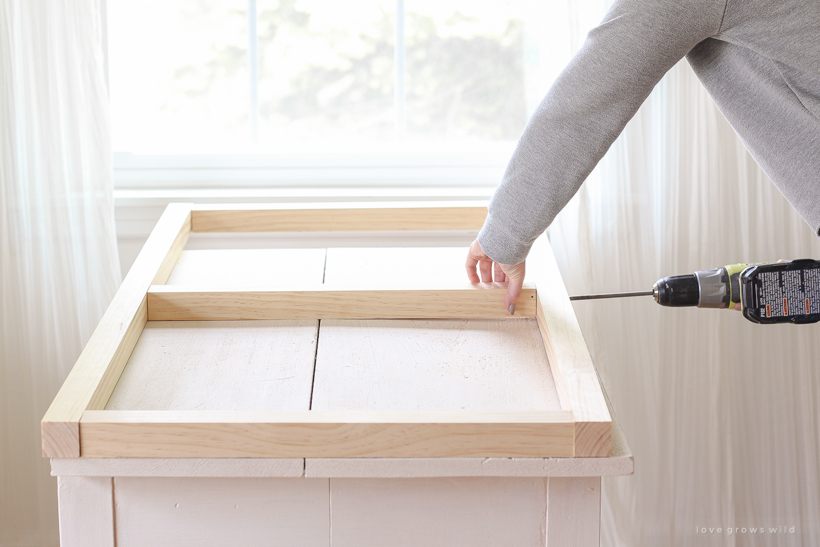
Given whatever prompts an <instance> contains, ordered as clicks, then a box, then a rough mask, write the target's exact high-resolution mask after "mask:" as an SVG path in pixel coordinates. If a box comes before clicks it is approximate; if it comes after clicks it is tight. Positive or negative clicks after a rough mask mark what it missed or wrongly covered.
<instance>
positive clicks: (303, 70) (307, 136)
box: [258, 0, 396, 149]
mask: <svg viewBox="0 0 820 547" xmlns="http://www.w3.org/2000/svg"><path fill="white" fill-rule="evenodd" d="M395 4H396V3H395V0H356V1H354V2H340V1H338V0H300V1H295V0H259V3H258V10H259V17H258V21H259V23H258V24H259V30H258V35H259V54H260V67H259V109H260V125H259V127H260V143H261V145H262V146H263V147H266V148H268V149H281V147H283V146H285V147H292V146H293V145H294V144H295V143H298V142H300V141H301V142H302V143H303V144H304V145H312V146H315V147H316V148H323V147H324V148H328V147H329V148H331V149H332V148H333V143H336V144H337V146H338V145H342V146H345V147H350V146H351V145H354V144H356V143H359V144H361V143H368V142H370V143H375V142H379V141H381V140H383V139H385V138H389V137H391V136H392V133H393V114H392V112H393V36H394V21H395V19H394V17H395Z"/></svg>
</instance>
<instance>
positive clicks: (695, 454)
mask: <svg viewBox="0 0 820 547" xmlns="http://www.w3.org/2000/svg"><path fill="white" fill-rule="evenodd" d="M603 4H604V3H603V2H600V1H597V0H591V1H589V2H579V3H571V4H568V7H564V10H565V13H569V14H570V15H571V16H570V17H569V19H567V18H564V19H563V20H562V22H563V24H566V21H568V20H569V22H570V29H571V32H569V33H566V32H565V34H564V36H563V39H564V40H567V39H569V40H572V41H571V47H572V49H573V50H574V49H577V47H578V46H579V45H580V43H581V40H579V39H578V37H579V35H580V36H581V38H582V37H583V34H584V33H585V32H586V30H587V29H588V28H589V24H590V23H589V19H590V18H591V16H590V14H594V19H600V17H601V16H602V15H603V13H604V9H605V6H604V5H603ZM573 14H574V15H573ZM565 17H566V16H565ZM556 24H559V23H556ZM556 47H564V48H566V42H565V43H564V44H558V45H556ZM549 236H550V240H551V242H552V246H553V248H554V249H555V252H556V255H557V258H558V262H559V265H560V266H561V270H562V273H563V276H564V279H565V281H566V283H567V287H568V289H569V292H570V294H584V293H599V292H617V291H633V290H647V289H650V288H651V287H652V284H653V282H654V281H656V280H657V279H658V278H660V277H663V276H666V275H675V274H683V273H691V272H693V271H695V270H702V269H708V268H712V267H716V266H721V265H725V264H732V263H736V262H760V261H776V260H777V259H779V258H788V259H790V258H820V239H818V238H817V236H815V235H814V233H813V232H812V230H811V228H810V227H809V226H808V225H807V224H806V223H804V222H803V221H802V220H801V219H800V218H799V216H798V215H797V214H796V213H795V212H794V210H793V209H792V208H791V207H790V206H789V204H788V203H787V202H786V200H785V199H784V198H783V197H782V196H781V195H780V194H779V192H778V191H777V190H776V188H775V187H774V186H773V185H772V184H771V182H770V181H769V180H768V179H767V178H766V176H765V175H764V174H763V172H762V171H761V170H760V168H759V167H758V166H757V165H756V164H755V162H754V160H753V159H752V158H751V157H750V156H749V154H748V153H747V152H746V151H745V150H744V148H743V146H742V144H741V143H740V141H739V139H738V138H737V137H736V136H735V134H734V132H733V130H732V129H731V127H730V126H729V125H728V123H727V122H726V121H725V119H724V118H723V117H722V115H721V114H720V112H719V111H718V110H717V108H716V107H715V106H714V104H713V103H712V101H711V99H710V98H709V96H708V94H707V93H706V92H705V91H704V90H703V88H702V87H701V85H700V83H699V82H698V80H697V78H696V77H695V75H694V74H693V72H692V71H691V69H690V68H689V66H688V64H687V63H686V62H685V61H682V62H681V63H679V64H678V65H677V66H675V67H674V68H673V69H672V70H671V71H670V72H669V73H668V74H667V75H666V77H665V78H664V79H663V80H662V81H661V83H660V84H659V85H658V86H657V87H656V89H655V91H654V92H653V93H652V95H651V96H650V98H649V99H648V100H647V102H646V103H645V104H644V105H643V107H642V108H641V109H640V111H639V112H638V114H637V115H636V117H635V118H634V119H633V120H632V121H631V122H630V124H629V125H628V126H627V128H626V130H625V132H624V133H623V134H622V135H621V137H620V138H619V139H618V140H617V141H616V143H615V144H614V145H613V147H612V148H611V150H610V151H609V153H608V154H607V156H606V157H605V158H604V160H603V161H602V162H601V164H600V165H599V167H598V169H597V170H596V171H595V172H594V173H593V174H592V176H590V178H589V180H588V181H587V182H586V183H585V184H584V186H583V187H582V189H581V190H580V192H579V194H578V195H577V196H576V197H575V198H574V199H573V201H572V202H571V203H570V204H569V206H568V207H567V208H566V209H565V210H564V211H563V212H562V213H561V215H559V217H558V219H557V220H556V222H555V223H553V225H552V227H551V228H550V230H549ZM575 311H576V313H577V315H578V318H579V321H580V323H581V328H582V329H583V332H584V335H585V337H586V341H587V344H588V345H589V348H590V351H591V353H592V357H593V360H594V361H595V363H596V365H597V367H598V370H599V372H600V374H601V377H602V380H603V382H604V385H605V387H606V389H607V391H608V394H609V396H610V399H611V400H612V404H613V406H614V408H615V412H616V414H617V418H618V419H619V420H620V422H621V424H622V426H623V429H624V432H625V434H626V437H627V440H628V442H629V445H630V447H631V448H632V451H633V454H634V457H635V475H634V476H631V477H621V478H612V479H606V480H605V481H604V488H603V491H604V502H603V532H602V545H606V546H616V545H617V546H630V547H640V546H646V547H655V546H659V545H664V546H689V545H691V546H698V547H701V546H712V545H715V546H717V545H719V546H734V545H738V546H740V545H742V546H758V545H759V546H781V545H782V546H793V545H801V546H810V545H811V546H814V545H820V326H818V325H810V326H791V325H784V326H762V325H755V324H753V323H750V322H748V321H746V320H745V319H744V318H743V317H742V316H741V314H740V313H738V312H734V311H728V310H709V309H697V308H682V309H672V308H662V307H661V306H659V305H657V304H655V302H654V301H653V300H652V299H651V298H650V297H644V298H635V299H624V300H611V301H587V302H577V303H576V304H575ZM729 527H731V528H732V533H729V532H728V530H727V528H729ZM761 527H763V528H764V532H763V533H761V532H760V530H759V528H761ZM698 528H700V529H701V530H698ZM703 528H705V529H706V531H705V533H704V532H703V531H702V529H703ZM710 528H711V529H712V530H711V531H710V530H709V529H710ZM717 528H722V531H721V533H718V532H717ZM736 528H740V530H735V529H736ZM752 528H756V529H758V530H757V531H756V532H752V531H751V529H752ZM744 529H745V530H744Z"/></svg>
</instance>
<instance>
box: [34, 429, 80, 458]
mask: <svg viewBox="0 0 820 547" xmlns="http://www.w3.org/2000/svg"><path fill="white" fill-rule="evenodd" d="M40 432H41V434H42V439H43V456H44V457H46V458H79V457H80V424H79V423H78V422H46V421H43V422H42V423H41V424H40Z"/></svg>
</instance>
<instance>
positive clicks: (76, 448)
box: [41, 204, 191, 458]
mask: <svg viewBox="0 0 820 547" xmlns="http://www.w3.org/2000/svg"><path fill="white" fill-rule="evenodd" d="M190 209H191V208H190V205H188V204H171V205H169V206H168V208H167V209H166V210H165V212H164V213H163V215H162V217H161V218H160V220H159V222H158V223H157V226H156V228H155V229H154V231H153V232H152V233H151V236H150V237H149V238H148V241H147V242H146V243H145V246H144V247H143V250H142V252H140V255H139V256H138V257H137V260H136V262H135V263H134V265H133V266H132V267H131V270H130V271H129V272H128V275H127V276H126V278H125V280H123V282H122V285H121V286H120V288H119V290H118V291H117V293H116V294H115V295H114V298H113V300H112V301H111V304H110V305H109V306H108V309H107V310H106V312H105V314H104V315H103V318H102V319H101V320H100V323H99V324H98V325H97V328H96V330H95V331H94V333H93V334H92V335H91V338H90V340H89V341H88V343H87V344H86V346H85V349H83V352H82V353H81V354H80V357H79V359H78V360H77V363H76V364H75V365H74V368H72V370H71V372H70V373H69V375H68V378H66V381H65V382H64V383H63V386H62V387H61V388H60V391H59V392H58V393H57V396H56V397H55V398H54V400H53V401H52V403H51V406H50V407H49V409H48V411H47V412H46V415H45V417H44V418H43V421H42V424H41V430H42V440H43V455H44V456H48V457H60V458H71V457H78V456H79V455H80V439H79V429H78V428H77V426H76V424H77V422H79V421H80V418H81V417H82V414H83V412H84V411H85V410H86V409H89V408H103V407H104V406H105V403H106V402H107V401H108V397H109V396H110V394H111V391H112V390H113V389H114V385H115V384H116V382H117V380H118V379H119V374H120V372H121V371H122V368H123V367H124V366H125V363H126V361H127V359H128V356H129V355H130V354H131V350H132V349H133V347H134V344H136V342H137V339H138V337H139V332H140V331H141V330H142V327H143V325H144V324H145V320H146V301H145V292H146V291H147V290H148V287H149V286H150V285H151V283H152V282H153V281H154V280H155V279H159V278H161V277H162V275H160V274H161V273H162V271H163V269H168V268H167V266H168V264H169V256H170V257H173V256H174V255H175V253H177V251H178V250H179V249H181V245H184V242H185V239H186V238H187V236H188V234H189V233H190V226H191V211H190Z"/></svg>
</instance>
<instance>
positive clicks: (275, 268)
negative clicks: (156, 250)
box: [165, 249, 325, 289]
mask: <svg viewBox="0 0 820 547" xmlns="http://www.w3.org/2000/svg"><path fill="white" fill-rule="evenodd" d="M324 264H325V250H324V249H209V250H186V251H183V252H182V256H180V258H179V261H178V262H177V265H176V267H174V269H173V271H172V272H171V276H170V277H169V278H168V281H166V283H165V284H166V285H175V286H204V287H210V288H230V289H247V288H252V287H271V286H277V285H287V284H293V283H294V281H296V282H298V283H304V284H311V283H315V284H321V283H322V276H323V272H324Z"/></svg>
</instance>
